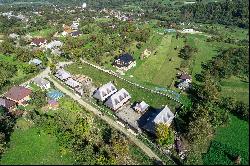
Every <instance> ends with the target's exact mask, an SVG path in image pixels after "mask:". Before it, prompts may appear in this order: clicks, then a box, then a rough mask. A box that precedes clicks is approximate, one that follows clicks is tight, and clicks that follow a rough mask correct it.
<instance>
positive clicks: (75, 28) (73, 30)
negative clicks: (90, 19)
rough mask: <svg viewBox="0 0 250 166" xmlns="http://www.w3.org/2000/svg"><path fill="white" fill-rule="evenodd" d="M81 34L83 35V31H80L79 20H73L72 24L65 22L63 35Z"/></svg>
mask: <svg viewBox="0 0 250 166" xmlns="http://www.w3.org/2000/svg"><path fill="white" fill-rule="evenodd" d="M80 35H82V33H81V32H80V31H79V22H78V21H73V23H72V24H71V26H68V25H64V24H63V32H62V36H72V37H78V36H80Z"/></svg>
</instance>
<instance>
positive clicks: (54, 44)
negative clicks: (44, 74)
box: [46, 40, 63, 50]
mask: <svg viewBox="0 0 250 166" xmlns="http://www.w3.org/2000/svg"><path fill="white" fill-rule="evenodd" d="M62 46H63V43H62V42H61V41H58V40H54V41H51V42H50V43H48V44H47V45H46V49H51V50H52V49H56V48H60V47H62Z"/></svg>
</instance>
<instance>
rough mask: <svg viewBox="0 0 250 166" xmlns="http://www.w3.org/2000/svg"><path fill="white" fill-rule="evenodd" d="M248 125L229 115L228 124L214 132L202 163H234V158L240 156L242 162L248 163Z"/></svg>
mask: <svg viewBox="0 0 250 166" xmlns="http://www.w3.org/2000/svg"><path fill="white" fill-rule="evenodd" d="M248 140H249V125H248V123H247V122H245V121H243V120H240V119H238V118H237V117H235V116H233V115H231V121H230V123H229V125H228V126H226V127H220V128H219V129H217V131H216V133H215V138H214V140H213V141H212V144H211V146H210V149H209V151H208V153H207V154H205V155H204V159H203V160H204V164H209V165H214V164H222V165H223V164H227V165H228V164H230V165H232V164H234V159H235V157H237V156H238V155H240V156H241V159H242V164H243V165H245V164H246V165H248V164H249V141H248Z"/></svg>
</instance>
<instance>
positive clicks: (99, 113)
mask: <svg viewBox="0 0 250 166" xmlns="http://www.w3.org/2000/svg"><path fill="white" fill-rule="evenodd" d="M48 79H49V80H50V81H51V82H53V83H54V85H55V87H57V88H58V89H59V90H61V91H62V92H63V93H65V94H66V95H68V96H69V97H71V98H72V99H74V100H75V101H77V102H78V103H79V104H81V105H82V106H83V107H85V108H86V109H87V110H89V111H91V112H93V113H94V114H95V115H96V116H98V117H99V118H101V119H102V120H104V121H106V122H107V123H108V124H110V125H111V126H112V127H114V128H115V129H117V130H119V131H121V132H123V133H124V134H125V135H126V136H127V137H129V138H130V139H131V140H132V141H133V142H134V143H135V144H136V145H137V146H138V147H140V148H141V149H142V150H143V151H144V152H145V153H146V154H147V155H148V156H149V157H151V158H155V159H157V160H160V161H161V159H160V158H159V157H158V156H157V155H156V154H155V153H154V152H153V151H152V150H151V149H150V148H149V147H147V146H146V145H145V144H144V143H142V142H141V141H140V140H139V139H137V138H136V137H135V136H134V135H133V134H131V133H129V132H128V131H127V130H126V129H125V128H123V127H122V126H120V125H119V124H117V123H116V122H115V121H114V120H113V119H111V118H110V117H108V116H106V115H102V112H100V111H99V110H97V109H96V108H95V107H93V106H91V105H90V104H88V103H86V102H85V101H83V100H82V99H81V98H79V97H78V96H76V95H75V94H73V93H72V92H70V91H69V90H67V89H66V88H64V87H63V86H62V85H60V84H59V83H58V82H57V81H55V80H54V79H53V78H51V77H48Z"/></svg>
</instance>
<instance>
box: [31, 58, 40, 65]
mask: <svg viewBox="0 0 250 166" xmlns="http://www.w3.org/2000/svg"><path fill="white" fill-rule="evenodd" d="M29 64H34V65H36V66H39V65H41V64H42V61H41V60H40V59H37V58H34V59H32V60H30V61H29Z"/></svg>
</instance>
